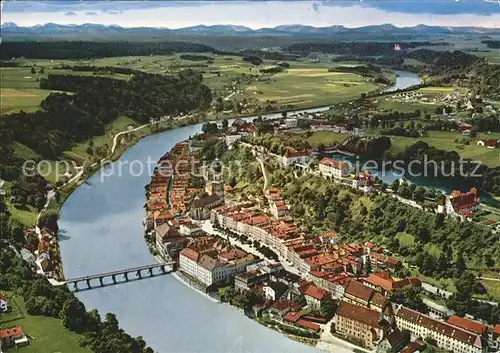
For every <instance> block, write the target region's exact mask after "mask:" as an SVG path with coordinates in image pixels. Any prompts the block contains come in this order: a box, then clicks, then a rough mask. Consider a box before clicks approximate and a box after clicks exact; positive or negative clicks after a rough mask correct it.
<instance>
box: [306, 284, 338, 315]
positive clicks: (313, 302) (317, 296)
mask: <svg viewBox="0 0 500 353" xmlns="http://www.w3.org/2000/svg"><path fill="white" fill-rule="evenodd" d="M301 292H302V294H303V295H304V298H305V299H306V303H307V305H308V306H309V307H310V308H312V309H316V310H318V309H320V308H321V304H322V303H323V302H324V301H325V300H326V299H328V298H330V297H331V295H330V293H329V292H328V291H327V290H325V289H323V288H320V287H317V286H316V285H314V284H312V283H310V284H308V285H307V286H306V287H305V288H303V289H302V290H301Z"/></svg>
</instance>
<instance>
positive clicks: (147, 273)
mask: <svg viewBox="0 0 500 353" xmlns="http://www.w3.org/2000/svg"><path fill="white" fill-rule="evenodd" d="M176 264H177V263H176V262H175V261H170V262H161V263H155V264H152V265H144V266H138V267H131V268H125V269H122V270H117V271H111V272H104V273H98V274H95V275H90V276H83V277H77V278H71V279H67V280H65V281H61V282H53V285H55V286H63V285H70V284H72V285H73V289H74V290H75V291H78V290H80V289H84V290H89V289H93V288H98V287H104V286H108V285H115V284H120V283H126V282H129V281H132V280H140V279H143V278H148V277H154V276H160V275H165V274H168V273H171V272H173V271H175V269H176ZM155 270H156V271H155ZM105 279H108V281H107V282H106V281H105ZM92 280H94V282H93V283H92ZM95 280H98V282H97V283H95V282H96V281H95ZM80 282H83V283H85V284H86V287H85V288H78V283H80Z"/></svg>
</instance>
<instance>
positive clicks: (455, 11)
mask: <svg viewBox="0 0 500 353" xmlns="http://www.w3.org/2000/svg"><path fill="white" fill-rule="evenodd" d="M6 22H14V23H16V24H17V25H18V26H34V25H40V24H45V23H49V22H50V23H58V24H83V23H95V24H103V25H119V26H122V27H139V26H144V27H166V28H181V27H188V26H195V25H200V24H203V25H215V24H232V25H241V26H246V27H250V28H252V29H257V28H263V27H275V26H279V25H290V24H303V25H311V26H316V27H325V26H331V25H343V26H345V27H360V26H367V25H377V24H383V23H391V24H393V25H395V26H398V27H408V26H415V25H418V24H426V25H439V26H480V27H495V28H500V0H357V1H355V0H352V1H335V0H330V1H189V2H176V1H172V2H169V1H72V0H68V1H2V17H1V23H2V24H4V23H6Z"/></svg>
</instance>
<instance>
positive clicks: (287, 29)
mask: <svg viewBox="0 0 500 353" xmlns="http://www.w3.org/2000/svg"><path fill="white" fill-rule="evenodd" d="M78 33H82V34H96V33H101V34H106V35H113V34H135V35H137V34H144V35H148V34H150V35H161V34H186V35H189V34H191V35H212V36H213V35H219V36H221V35H223V36H237V35H245V36H300V37H319V38H321V37H323V38H324V37H328V36H331V35H335V34H349V33H353V34H356V33H368V34H370V35H373V34H374V33H376V34H383V33H387V34H389V33H390V34H391V35H426V36H433V35H436V36H439V35H447V34H461V33H464V34H465V33H469V34H479V35H481V34H482V35H492V34H500V28H483V27H441V26H427V25H418V26H414V27H396V26H393V25H391V24H382V25H377V26H365V27H358V28H346V27H344V26H329V27H313V26H304V25H282V26H277V27H273V28H260V29H255V30H253V29H251V28H248V27H244V26H236V25H214V26H205V25H198V26H193V27H185V28H179V29H168V28H154V27H135V28H125V27H120V26H117V25H112V26H104V25H99V24H90V23H86V24H83V25H60V24H55V23H47V24H44V25H36V26H32V27H20V26H17V25H16V24H15V23H13V22H6V23H4V24H3V25H2V26H1V34H2V37H3V38H4V39H8V38H9V37H19V36H23V37H26V36H27V37H29V36H30V35H34V36H37V37H39V36H43V35H47V36H60V35H67V34H78Z"/></svg>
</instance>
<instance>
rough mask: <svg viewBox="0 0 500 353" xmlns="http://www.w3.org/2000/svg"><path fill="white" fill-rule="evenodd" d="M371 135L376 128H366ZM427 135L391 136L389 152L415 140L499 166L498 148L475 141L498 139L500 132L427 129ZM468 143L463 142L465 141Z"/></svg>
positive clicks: (488, 164)
mask: <svg viewBox="0 0 500 353" xmlns="http://www.w3.org/2000/svg"><path fill="white" fill-rule="evenodd" d="M367 132H368V133H369V134H371V135H378V134H379V132H378V130H367ZM428 134H429V136H426V137H420V138H412V137H404V136H392V135H389V137H390V139H391V148H390V152H391V153H394V154H397V153H399V152H403V151H404V149H405V148H406V147H408V146H410V145H412V144H414V143H415V142H417V141H423V142H426V143H427V144H429V146H433V147H436V148H438V149H442V150H446V151H456V152H457V153H458V154H459V155H460V156H462V157H463V158H468V159H471V160H473V161H481V162H483V163H484V164H486V165H487V166H488V167H491V168H494V167H498V166H500V158H499V154H498V149H489V148H486V147H483V146H477V145H476V143H477V141H478V140H481V139H499V138H500V133H493V134H484V133H478V134H477V136H476V137H475V138H469V137H467V136H463V135H462V134H461V133H459V132H452V131H429V133H428ZM467 141H468V142H469V144H468V145H467V144H465V142H467Z"/></svg>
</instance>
